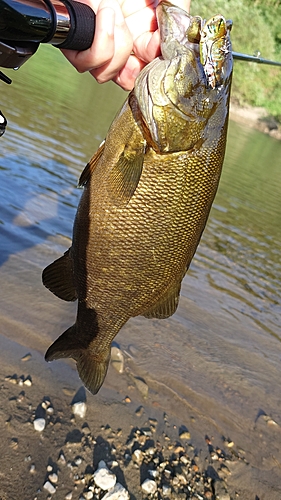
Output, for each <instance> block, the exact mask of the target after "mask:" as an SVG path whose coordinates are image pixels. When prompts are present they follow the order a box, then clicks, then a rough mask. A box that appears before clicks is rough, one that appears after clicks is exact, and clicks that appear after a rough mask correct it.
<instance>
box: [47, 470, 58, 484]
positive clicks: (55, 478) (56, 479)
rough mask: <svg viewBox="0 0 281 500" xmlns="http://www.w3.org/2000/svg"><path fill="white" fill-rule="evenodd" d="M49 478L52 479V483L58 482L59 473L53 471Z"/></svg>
mask: <svg viewBox="0 0 281 500" xmlns="http://www.w3.org/2000/svg"><path fill="white" fill-rule="evenodd" d="M48 479H50V481H51V482H52V483H54V484H56V483H57V482H58V475H57V474H56V473H55V472H53V473H52V474H50V475H49V478H48Z"/></svg>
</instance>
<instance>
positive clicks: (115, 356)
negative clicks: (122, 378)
mask: <svg viewBox="0 0 281 500" xmlns="http://www.w3.org/2000/svg"><path fill="white" fill-rule="evenodd" d="M111 364H112V366H114V368H115V370H117V371H118V373H123V372H124V356H123V353H122V351H121V350H120V349H119V348H118V347H116V346H113V347H111Z"/></svg>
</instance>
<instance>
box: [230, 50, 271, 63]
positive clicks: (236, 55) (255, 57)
mask: <svg viewBox="0 0 281 500" xmlns="http://www.w3.org/2000/svg"><path fill="white" fill-rule="evenodd" d="M232 57H233V59H237V60H238V61H248V62H254V63H260V64H271V65H272V66H281V62H278V61H271V60H270V59H264V58H263V57H260V52H257V53H256V54H254V55H252V56H250V55H249V54H242V53H241V52H234V51H232Z"/></svg>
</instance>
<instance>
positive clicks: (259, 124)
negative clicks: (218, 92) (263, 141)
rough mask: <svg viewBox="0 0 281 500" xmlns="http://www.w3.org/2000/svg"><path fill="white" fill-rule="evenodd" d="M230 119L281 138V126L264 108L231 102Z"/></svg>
mask: <svg viewBox="0 0 281 500" xmlns="http://www.w3.org/2000/svg"><path fill="white" fill-rule="evenodd" d="M229 116H230V119H231V120H234V121H236V122H237V123H242V124H244V125H248V126H249V127H251V128H255V129H256V130H259V131H260V132H263V133H264V134H268V135H270V136H271V137H274V138H275V139H278V140H281V126H280V124H278V123H277V121H276V120H275V119H274V118H273V117H272V116H269V115H268V113H267V111H266V110H265V109H264V108H253V107H252V106H245V107H241V106H238V105H237V104H236V103H235V102H230V115H229Z"/></svg>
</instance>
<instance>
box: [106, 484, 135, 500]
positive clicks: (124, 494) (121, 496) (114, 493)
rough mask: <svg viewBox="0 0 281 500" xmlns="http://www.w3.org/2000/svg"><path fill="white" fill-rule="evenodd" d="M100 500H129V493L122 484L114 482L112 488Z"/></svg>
mask: <svg viewBox="0 0 281 500" xmlns="http://www.w3.org/2000/svg"><path fill="white" fill-rule="evenodd" d="M102 500H130V495H129V493H128V491H127V490H126V489H125V488H124V487H123V486H122V484H120V483H116V484H115V486H114V488H113V489H112V490H110V491H108V492H107V493H106V494H105V495H104V497H102Z"/></svg>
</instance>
